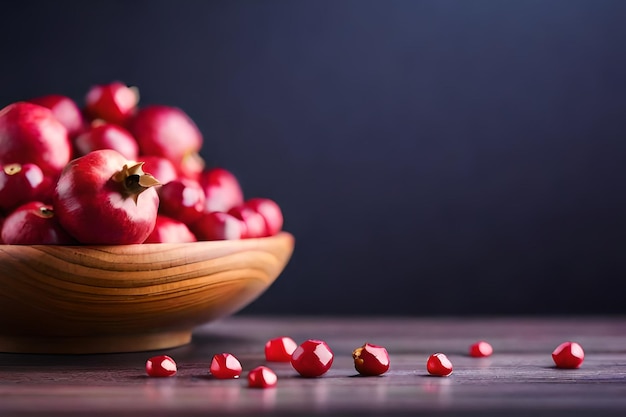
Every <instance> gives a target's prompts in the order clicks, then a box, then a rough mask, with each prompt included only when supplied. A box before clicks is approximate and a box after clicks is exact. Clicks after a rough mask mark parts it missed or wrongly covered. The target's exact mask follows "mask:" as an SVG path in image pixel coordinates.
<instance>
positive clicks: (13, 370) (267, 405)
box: [0, 316, 626, 417]
mask: <svg viewBox="0 0 626 417" xmlns="http://www.w3.org/2000/svg"><path fill="white" fill-rule="evenodd" d="M284 334H286V335H290V336H292V337H293V338H294V339H295V340H296V341H298V342H301V341H303V340H305V339H308V338H320V339H323V340H325V341H326V342H327V343H328V344H329V345H330V347H331V348H332V349H333V351H334V352H335V361H334V364H333V367H332V368H331V370H330V371H329V372H328V374H326V375H324V376H322V377H321V378H312V379H309V378H300V377H298V376H297V374H296V373H295V371H294V370H293V369H292V368H291V366H290V365H289V364H280V363H279V364H276V363H269V364H267V365H269V366H270V367H272V368H273V369H274V370H275V372H276V373H277V374H278V376H279V381H278V386H277V387H276V388H275V389H269V390H258V389H250V388H247V387H246V381H245V378H242V379H239V380H226V381H225V380H216V379H212V378H211V377H210V375H209V374H208V368H209V364H210V361H211V358H212V355H213V354H215V353H221V352H230V353H232V354H234V355H236V356H237V357H238V358H239V359H240V360H241V362H242V365H243V367H244V372H245V371H247V370H249V369H251V368H252V367H254V366H257V365H260V364H266V362H265V361H264V355H263V348H264V344H265V341H266V340H267V339H269V338H271V337H275V336H278V335H284ZM477 339H486V340H488V341H489V342H490V343H491V344H492V345H493V347H494V354H493V355H492V356H491V357H489V358H482V359H476V358H470V357H469V356H468V355H467V349H468V347H469V345H470V344H471V343H472V342H474V341H476V340H477ZM564 340H576V341H578V342H579V343H581V345H582V346H583V348H585V351H586V358H585V362H584V364H583V365H582V367H581V368H580V369H577V370H561V369H556V368H554V366H553V363H552V360H551V356H550V354H551V352H552V350H553V349H554V348H555V347H556V346H557V345H558V344H559V343H560V342H562V341H564ZM365 341H369V342H372V343H378V344H382V345H384V346H386V347H387V349H388V351H389V354H390V359H391V369H390V371H389V373H387V374H385V375H384V376H381V377H358V376H356V372H355V370H354V367H353V363H352V358H351V355H350V353H351V352H352V350H353V349H354V348H355V347H358V346H359V345H361V344H363V343H364V342H365ZM436 351H441V352H444V353H446V354H447V355H448V357H449V358H450V359H451V361H452V363H453V364H454V373H453V374H452V375H451V376H449V377H444V378H438V377H429V376H427V375H426V370H425V364H426V359H427V357H428V355H430V354H431V353H434V352H436ZM162 353H164V354H168V355H170V356H172V357H173V358H174V359H175V360H176V361H177V363H178V369H179V372H178V374H177V375H176V376H175V377H172V378H165V379H159V378H149V377H146V376H145V373H144V364H145V361H146V360H147V359H148V358H149V357H150V356H151V355H156V354H162ZM85 414H89V415H90V416H111V415H116V416H120V415H123V416H140V417H141V416H151V417H153V416H166V415H171V416H206V415H236V416H243V415H252V414H254V415H278V416H294V415H297V416H307V415H310V416H319V415H342V416H343V415H348V416H382V415H385V416H400V415H402V416H422V415H424V416H425V415H428V416H430V415H434V416H501V415H506V416H526V415H532V416H568V417H569V416H594V417H595V416H623V415H626V318H568V319H497V318H492V319H454V318H450V319H414V318H396V319H388V318H367V319H365V318H363V319H357V318H353V319H346V318H343V319H337V318H332V317H329V318H249V317H237V316H235V317H229V318H226V319H222V320H218V321H215V322H212V323H209V324H207V325H205V326H201V327H199V328H197V329H196V332H195V333H194V338H193V341H192V343H191V344H189V345H185V346H182V347H179V348H175V349H169V350H160V351H157V352H141V353H125V354H108V355H74V356H72V355H20V354H0V415H10V416H27V415H33V416H35V415H41V416H67V415H69V416H75V415H85Z"/></svg>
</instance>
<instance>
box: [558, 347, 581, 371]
mask: <svg viewBox="0 0 626 417" xmlns="http://www.w3.org/2000/svg"><path fill="white" fill-rule="evenodd" d="M552 359H553V360H554V363H555V364H556V367H557V368H564V369H576V368H579V367H580V365H582V363H583V360H585V351H583V348H582V346H580V345H579V344H578V343H576V342H563V343H561V344H560V345H558V346H557V347H556V349H554V351H553V352H552Z"/></svg>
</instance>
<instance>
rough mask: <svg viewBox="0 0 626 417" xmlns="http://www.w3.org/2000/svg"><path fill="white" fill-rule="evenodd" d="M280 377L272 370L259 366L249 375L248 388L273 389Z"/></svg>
mask: <svg viewBox="0 0 626 417" xmlns="http://www.w3.org/2000/svg"><path fill="white" fill-rule="evenodd" d="M277 382H278V377H277V376H276V374H275V373H274V371H272V370H271V369H270V368H268V367H266V366H257V367H256V368H254V369H252V370H251V371H250V372H249V373H248V386H249V387H250V388H272V387H275V386H276V383H277Z"/></svg>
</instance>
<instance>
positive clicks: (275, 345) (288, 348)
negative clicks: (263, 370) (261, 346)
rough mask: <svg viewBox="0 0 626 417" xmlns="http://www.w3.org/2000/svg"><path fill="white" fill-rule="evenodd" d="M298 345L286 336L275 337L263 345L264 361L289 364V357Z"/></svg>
mask: <svg viewBox="0 0 626 417" xmlns="http://www.w3.org/2000/svg"><path fill="white" fill-rule="evenodd" d="M297 347H298V344H297V343H296V342H295V341H294V340H293V339H292V338H291V337H287V336H281V337H275V338H273V339H270V340H268V341H267V342H266V343H265V360H267V361H268V362H291V355H292V354H293V352H294V351H295V350H296V348H297Z"/></svg>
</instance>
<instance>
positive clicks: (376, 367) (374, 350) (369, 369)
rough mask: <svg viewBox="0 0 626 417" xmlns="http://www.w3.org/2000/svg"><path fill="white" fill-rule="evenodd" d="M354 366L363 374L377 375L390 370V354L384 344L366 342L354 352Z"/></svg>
mask: <svg viewBox="0 0 626 417" xmlns="http://www.w3.org/2000/svg"><path fill="white" fill-rule="evenodd" d="M352 358H353V359H354V368H355V369H356V370H357V372H358V373H359V374H361V375H365V376H377V375H382V374H384V373H385V372H387V371H388V370H389V354H388V353H387V349H385V348H384V347H382V346H377V345H372V344H370V343H366V344H364V345H363V346H361V347H359V348H356V349H354V351H353V352H352Z"/></svg>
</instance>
